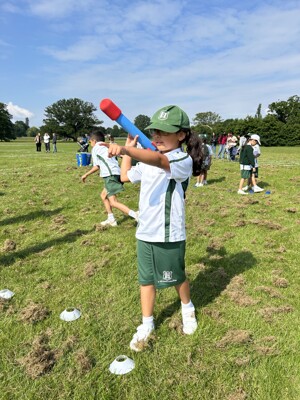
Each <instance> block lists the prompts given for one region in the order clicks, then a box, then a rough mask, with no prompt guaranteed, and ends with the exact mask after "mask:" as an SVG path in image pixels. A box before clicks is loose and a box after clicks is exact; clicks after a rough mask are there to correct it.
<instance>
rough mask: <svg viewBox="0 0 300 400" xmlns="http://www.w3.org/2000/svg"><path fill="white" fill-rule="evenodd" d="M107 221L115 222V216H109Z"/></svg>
mask: <svg viewBox="0 0 300 400" xmlns="http://www.w3.org/2000/svg"><path fill="white" fill-rule="evenodd" d="M107 219H108V220H109V221H114V220H115V217H114V214H107Z"/></svg>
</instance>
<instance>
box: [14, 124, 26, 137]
mask: <svg viewBox="0 0 300 400" xmlns="http://www.w3.org/2000/svg"><path fill="white" fill-rule="evenodd" d="M27 129H28V125H26V124H25V122H23V121H16V122H15V124H14V131H15V135H16V137H22V136H27V134H26V132H27Z"/></svg>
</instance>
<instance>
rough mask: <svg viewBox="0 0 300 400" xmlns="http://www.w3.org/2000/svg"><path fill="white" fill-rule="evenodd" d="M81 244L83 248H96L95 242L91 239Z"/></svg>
mask: <svg viewBox="0 0 300 400" xmlns="http://www.w3.org/2000/svg"><path fill="white" fill-rule="evenodd" d="M80 244H81V246H94V242H93V241H92V240H90V239H84V240H83V241H82V242H81V243H80Z"/></svg>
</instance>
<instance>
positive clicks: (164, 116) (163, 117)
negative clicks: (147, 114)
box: [158, 111, 169, 121]
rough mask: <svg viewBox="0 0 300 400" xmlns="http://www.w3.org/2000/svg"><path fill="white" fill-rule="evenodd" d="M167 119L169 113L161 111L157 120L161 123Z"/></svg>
mask: <svg viewBox="0 0 300 400" xmlns="http://www.w3.org/2000/svg"><path fill="white" fill-rule="evenodd" d="M168 117H169V113H168V112H166V111H161V112H160V114H159V117H158V119H160V120H162V121H165V120H166V119H168Z"/></svg>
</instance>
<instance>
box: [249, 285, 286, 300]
mask: <svg viewBox="0 0 300 400" xmlns="http://www.w3.org/2000/svg"><path fill="white" fill-rule="evenodd" d="M255 290H256V291H258V292H264V293H267V294H268V295H269V296H270V297H272V298H281V297H282V296H281V294H280V293H279V292H278V290H276V289H274V288H272V287H269V286H257V287H256V288H255Z"/></svg>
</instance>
